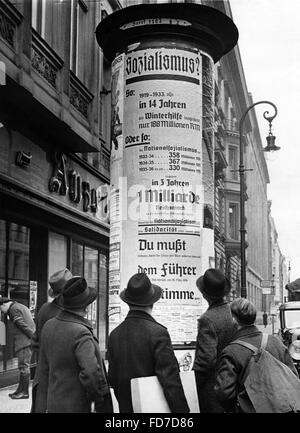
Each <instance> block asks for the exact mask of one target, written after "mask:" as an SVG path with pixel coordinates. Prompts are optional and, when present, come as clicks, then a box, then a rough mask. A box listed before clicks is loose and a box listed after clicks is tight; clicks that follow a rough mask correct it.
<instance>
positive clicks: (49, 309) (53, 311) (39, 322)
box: [31, 296, 62, 412]
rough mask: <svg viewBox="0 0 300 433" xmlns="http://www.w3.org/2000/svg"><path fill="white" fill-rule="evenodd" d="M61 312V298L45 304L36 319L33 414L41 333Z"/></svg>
mask: <svg viewBox="0 0 300 433" xmlns="http://www.w3.org/2000/svg"><path fill="white" fill-rule="evenodd" d="M60 311H62V302H61V297H60V296H59V297H58V298H55V299H53V301H51V302H45V303H44V304H43V305H42V306H41V308H40V309H39V311H38V313H37V315H36V317H35V324H36V331H35V333H34V335H33V338H32V348H33V349H34V350H35V351H36V354H37V358H36V360H37V365H36V369H35V374H34V378H33V382H32V407H31V412H35V399H36V386H37V385H38V383H39V361H38V355H39V346H40V338H41V332H42V329H43V326H44V324H45V323H46V322H47V321H48V320H49V319H52V318H53V317H55V316H56V315H57V314H58V313H59V312H60Z"/></svg>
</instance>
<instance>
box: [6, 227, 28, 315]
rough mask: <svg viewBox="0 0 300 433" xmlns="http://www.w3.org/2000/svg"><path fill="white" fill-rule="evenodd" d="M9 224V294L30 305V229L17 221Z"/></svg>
mask: <svg viewBox="0 0 300 433" xmlns="http://www.w3.org/2000/svg"><path fill="white" fill-rule="evenodd" d="M9 226H10V227H9V263H8V295H9V297H10V298H12V299H14V300H16V301H17V302H21V303H23V304H24V305H26V306H28V297H29V286H28V284H29V234H30V230H29V228H28V227H24V226H21V225H18V224H15V223H10V225H9Z"/></svg>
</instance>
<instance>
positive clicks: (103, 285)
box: [98, 254, 108, 350]
mask: <svg viewBox="0 0 300 433" xmlns="http://www.w3.org/2000/svg"><path fill="white" fill-rule="evenodd" d="M107 286H108V258H107V256H106V255H104V254H100V255H99V303H98V305H99V314H98V317H99V330H98V339H99V344H100V348H101V350H103V349H104V348H105V347H106V332H107V314H108V311H107V303H108V299H107Z"/></svg>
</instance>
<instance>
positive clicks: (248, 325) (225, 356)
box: [215, 298, 298, 413]
mask: <svg viewBox="0 0 300 433" xmlns="http://www.w3.org/2000/svg"><path fill="white" fill-rule="evenodd" d="M230 308H231V313H232V317H233V320H234V322H235V323H236V332H235V334H234V338H233V340H234V341H236V340H241V341H243V342H244V343H246V344H247V343H248V344H251V345H253V346H254V347H257V348H260V347H261V343H262V337H263V335H267V336H268V340H267V342H266V343H267V344H266V346H265V349H266V350H267V351H268V352H269V353H271V354H272V355H273V356H274V357H275V358H276V359H278V360H279V361H281V362H282V363H283V364H285V365H287V366H288V367H289V368H290V369H291V370H292V372H293V373H294V374H295V375H296V376H298V373H297V370H296V368H295V366H294V364H293V360H292V358H291V356H290V354H289V350H288V348H287V347H286V346H285V345H284V344H283V343H282V341H280V339H279V338H278V337H276V336H275V335H268V334H263V333H262V332H261V331H259V329H258V328H257V327H256V326H255V320H256V308H255V306H254V305H253V304H252V302H250V301H249V300H248V299H245V298H237V299H235V300H234V301H232V302H231V304H230ZM252 353H253V352H252V351H251V350H250V349H249V348H248V347H243V346H241V345H239V344H229V345H228V346H227V347H226V348H225V349H224V350H223V352H222V354H221V358H220V362H219V366H218V370H217V375H216V384H215V393H216V396H217V398H218V400H219V402H220V404H222V406H223V407H224V410H226V411H227V412H238V413H254V412H255V410H254V407H253V405H252V403H251V401H250V399H249V396H248V394H247V392H246V390H245V386H244V382H245V379H246V375H245V372H246V369H247V366H248V364H249V361H250V358H251V356H252ZM279 391H280V388H279ZM266 392H268V389H266Z"/></svg>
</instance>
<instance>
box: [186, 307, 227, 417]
mask: <svg viewBox="0 0 300 433" xmlns="http://www.w3.org/2000/svg"><path fill="white" fill-rule="evenodd" d="M234 331H235V326H234V323H233V320H232V315H231V311H230V307H229V305H228V304H227V302H225V301H223V300H222V301H216V302H215V303H212V304H211V305H210V306H209V308H208V309H207V311H206V312H205V313H204V314H202V316H201V317H200V318H199V319H198V335H197V342H196V352H195V360H194V365H193V370H195V377H196V383H197V391H198V398H199V405H200V412H208V413H218V412H224V409H223V407H222V406H221V405H220V403H219V402H218V400H217V397H216V395H215V392H214V385H215V377H216V369H217V366H218V363H219V359H220V356H221V352H222V350H223V349H224V347H225V346H227V344H228V343H229V342H230V341H231V339H232V336H233V333H234Z"/></svg>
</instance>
